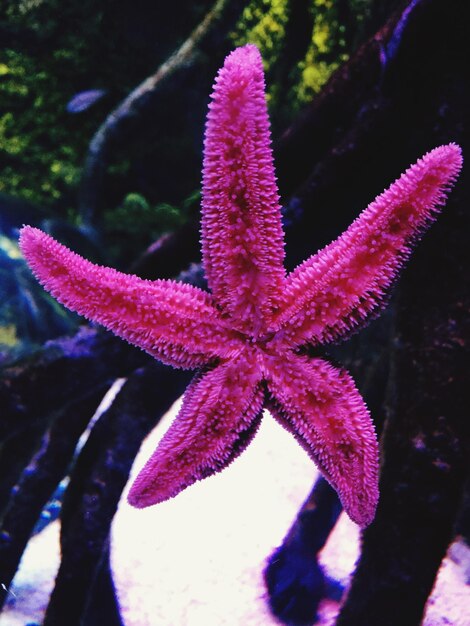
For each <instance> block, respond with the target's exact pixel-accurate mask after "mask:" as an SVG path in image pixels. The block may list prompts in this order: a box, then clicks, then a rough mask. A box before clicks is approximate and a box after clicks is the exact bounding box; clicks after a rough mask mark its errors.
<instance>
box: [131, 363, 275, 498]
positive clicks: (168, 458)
mask: <svg viewBox="0 0 470 626" xmlns="http://www.w3.org/2000/svg"><path fill="white" fill-rule="evenodd" d="M263 401H264V389H263V386H262V384H261V376H260V372H259V370H258V367H257V365H256V362H251V363H250V362H249V361H247V360H246V359H245V357H244V355H243V354H240V355H239V356H238V357H235V358H234V359H233V360H230V361H228V362H226V363H221V364H220V365H217V366H216V368H215V369H213V370H211V371H209V372H206V373H204V374H200V375H197V376H196V377H195V379H194V380H193V382H192V383H191V384H190V385H189V387H188V388H187V390H186V393H185V395H184V398H183V405H182V407H181V410H180V412H179V414H178V415H177V417H176V418H175V420H174V422H173V423H172V425H171V426H170V428H169V429H168V431H167V433H166V434H165V435H164V437H163V439H162V441H161V442H160V444H159V446H158V447H157V449H156V450H155V452H154V453H153V455H152V456H151V457H150V459H149V460H148V461H147V463H146V465H145V466H144V468H143V469H142V470H141V472H140V474H139V475H138V476H137V478H136V480H135V482H134V484H133V485H132V488H131V490H130V492H129V502H130V503H131V504H132V505H133V506H136V507H138V508H144V507H147V506H151V505H153V504H157V503H159V502H163V501H164V500H167V499H168V498H172V497H173V496H176V495H177V494H178V493H179V492H180V491H182V490H183V489H185V488H186V487H188V486H189V485H191V484H193V483H194V482H196V481H197V480H200V479H202V478H206V477H207V476H211V475H212V474H215V473H216V472H218V471H220V470H221V469H223V468H224V467H226V466H227V465H228V464H229V463H230V462H231V461H232V460H233V459H234V458H235V457H236V456H238V454H240V453H241V452H242V451H243V450H244V449H245V448H246V446H247V445H248V444H249V443H250V441H251V439H252V438H253V436H254V435H255V433H256V430H257V428H258V426H259V422H260V420H261V411H262V408H263Z"/></svg>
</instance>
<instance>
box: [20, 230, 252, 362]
mask: <svg viewBox="0 0 470 626" xmlns="http://www.w3.org/2000/svg"><path fill="white" fill-rule="evenodd" d="M20 247H21V250H22V252H23V254H24V256H25V258H26V260H27V261H28V263H29V265H30V267H31V269H32V271H33V273H34V274H35V276H36V278H37V279H38V280H39V282H40V283H41V284H42V285H43V286H44V287H45V288H46V289H47V290H48V291H49V292H50V293H51V294H52V295H53V296H54V297H55V298H56V299H57V300H58V301H59V302H60V303H62V304H64V305H65V306H66V307H68V308H69V309H71V310H72V311H76V312H77V313H80V314H81V315H84V316H85V317H86V318H87V319H89V320H92V321H94V322H98V323H99V324H102V325H103V326H105V327H106V328H108V329H109V330H112V331H113V333H115V334H116V335H118V336H119V337H122V338H123V339H126V340H127V341H129V343H132V344H134V345H136V346H138V347H139V348H142V349H143V350H145V351H147V352H149V353H150V354H151V355H152V356H154V357H156V358H158V359H159V360H161V361H163V362H164V363H166V364H169V365H173V366H175V367H183V368H193V367H200V366H201V365H205V364H207V363H209V362H211V361H214V360H215V359H217V358H226V357H228V356H230V355H231V354H234V353H236V352H237V351H238V350H240V348H241V345H242V344H241V342H240V340H239V339H237V338H236V336H235V335H234V333H231V332H230V331H229V330H227V329H226V328H225V325H224V322H223V321H222V320H221V318H220V315H219V313H218V311H217V310H216V309H215V308H214V306H213V305H212V303H211V297H210V295H209V294H208V293H205V292H204V291H202V290H200V289H197V288H195V287H192V286H190V285H184V284H181V283H176V282H174V281H171V280H156V281H150V280H143V279H141V278H138V277H137V276H132V275H129V274H123V273H121V272H118V271H117V270H115V269H112V268H108V267H101V266H98V265H94V264H93V263H91V262H90V261H87V260H85V259H83V258H82V257H80V256H79V255H78V254H75V253H74V252H71V251H70V250H69V249H68V248H66V247H65V246H63V245H61V244H60V243H58V242H57V241H55V240H54V239H53V238H52V237H50V236H49V235H46V234H45V233H43V232H42V231H40V230H38V229H36V228H32V227H30V226H26V227H24V228H23V229H22V230H21V234H20Z"/></svg>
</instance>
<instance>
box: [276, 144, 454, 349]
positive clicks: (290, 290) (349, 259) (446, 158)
mask: <svg viewBox="0 0 470 626" xmlns="http://www.w3.org/2000/svg"><path fill="white" fill-rule="evenodd" d="M461 165H462V156H461V151H460V148H459V147H458V146H457V145H455V144H449V145H446V146H441V147H439V148H435V149H434V150H432V151H431V152H429V153H427V154H426V155H425V156H424V157H422V158H421V159H420V160H419V161H418V162H417V163H415V164H414V165H413V166H411V167H410V168H409V169H408V170H407V171H406V172H405V173H404V174H403V175H402V176H401V177H400V178H399V179H398V180H397V181H396V182H394V183H393V184H392V185H391V187H390V188H389V189H387V190H386V191H385V192H384V193H382V194H381V195H379V196H378V197H377V198H376V199H375V200H374V202H372V203H371V204H370V205H369V206H368V207H367V209H366V210H365V211H363V212H362V213H361V215H360V216H359V217H358V218H357V219H356V220H355V221H354V222H353V224H352V225H351V226H350V227H349V228H348V230H346V231H345V232H344V233H343V235H341V236H340V237H339V238H338V239H337V240H336V241H334V242H333V243H331V244H330V245H328V246H326V248H324V249H323V250H321V251H320V252H318V253H317V254H316V255H314V256H312V257H310V258H309V259H308V260H307V261H305V262H304V263H302V264H301V265H300V266H299V267H298V268H297V269H295V270H294V271H293V272H292V274H290V275H289V276H288V278H287V288H286V294H285V298H286V302H287V304H286V308H285V309H284V310H283V313H282V314H281V316H280V318H279V320H278V324H279V326H280V327H284V332H282V333H281V334H282V335H283V336H284V337H283V340H285V341H287V344H291V345H301V344H302V343H306V342H312V343H314V344H320V343H325V342H329V341H335V340H338V339H340V338H342V337H343V336H344V335H346V334H347V333H348V332H349V331H350V330H352V329H353V328H354V327H356V326H358V325H359V324H363V323H364V322H365V321H366V319H367V318H368V317H369V316H370V315H371V314H372V313H373V312H374V311H376V310H377V309H378V308H379V307H380V306H382V305H383V303H384V300H385V297H386V295H387V291H388V290H389V288H390V286H391V284H392V282H393V280H394V278H395V277H396V275H397V274H398V271H399V269H400V267H401V266H402V265H403V263H404V262H405V261H406V260H407V259H408V257H409V256H410V253H411V250H412V247H413V244H414V243H415V242H416V241H417V240H418V239H419V238H420V236H421V235H422V234H423V232H424V230H425V228H426V227H427V226H428V225H429V224H430V223H431V222H432V221H433V220H434V219H435V217H436V214H437V213H438V210H439V208H440V206H441V205H442V204H443V203H444V201H445V198H446V192H447V191H448V189H449V188H450V186H451V185H452V183H453V182H454V181H455V178H456V177H457V175H458V173H459V170H460V168H461Z"/></svg>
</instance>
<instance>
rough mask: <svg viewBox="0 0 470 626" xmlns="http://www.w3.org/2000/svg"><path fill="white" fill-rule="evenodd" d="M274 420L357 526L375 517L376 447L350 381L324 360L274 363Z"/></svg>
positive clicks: (271, 370) (270, 373) (295, 359)
mask: <svg viewBox="0 0 470 626" xmlns="http://www.w3.org/2000/svg"><path fill="white" fill-rule="evenodd" d="M266 377H267V386H268V390H269V392H270V396H271V399H270V401H269V403H268V407H269V409H270V410H271V411H272V413H273V416H274V417H275V418H276V419H277V420H278V421H279V422H280V423H281V424H282V425H283V426H284V427H285V428H286V429H287V430H289V431H290V432H291V433H292V434H293V435H294V437H295V438H296V439H297V440H298V442H299V443H300V445H301V446H302V447H303V448H304V449H305V450H306V451H307V453H308V454H309V456H310V457H311V458H312V459H313V461H315V463H316V464H317V465H318V468H319V469H320V471H321V472H322V473H323V474H324V475H325V478H326V479H327V480H328V481H329V482H330V483H331V485H332V486H333V487H334V488H335V489H336V491H337V492H338V495H339V497H340V499H341V502H342V504H343V506H344V509H345V510H346V512H347V513H348V515H349V516H350V517H351V519H352V520H353V521H355V522H356V523H358V524H360V525H361V526H366V525H367V524H369V523H370V522H371V521H372V519H373V518H374V515H375V509H376V506H377V501H378V497H379V491H378V445H377V438H376V436H375V431H374V426H373V423H372V420H371V418H370V416H369V412H368V410H367V407H366V405H365V404H364V401H363V399H362V398H361V396H360V394H359V392H358V391H357V389H356V387H355V385H354V382H353V380H352V378H351V376H350V375H349V374H348V373H347V372H345V371H344V370H338V369H337V368H335V367H333V366H332V365H330V364H329V363H327V362H326V361H323V360H322V359H311V360H309V359H307V357H300V356H295V355H293V354H292V355H291V356H290V358H286V357H284V358H283V359H273V360H272V361H271V364H270V365H269V370H268V373H267V375H266Z"/></svg>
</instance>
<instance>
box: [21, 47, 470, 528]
mask: <svg viewBox="0 0 470 626" xmlns="http://www.w3.org/2000/svg"><path fill="white" fill-rule="evenodd" d="M461 163H462V157H461V153H460V149H459V147H458V146H457V145H455V144H449V145H445V146H441V147H438V148H436V149H434V150H432V151H431V152H429V153H428V154H426V155H425V156H424V157H423V158H421V159H420V160H419V161H418V162H417V163H416V164H415V165H413V166H412V167H410V168H409V169H408V170H407V171H406V172H405V173H404V174H403V175H402V176H401V178H399V179H398V180H397V181H396V182H395V183H393V184H392V185H391V187H390V188H389V189H388V190H387V191H385V192H384V193H382V194H381V195H380V196H378V197H377V198H376V200H374V202H372V203H371V204H370V205H369V206H368V207H367V209H365V210H364V211H363V212H362V213H361V214H360V216H359V217H358V218H357V219H356V220H355V221H354V223H353V224H352V225H351V226H350V227H349V228H348V229H347V230H346V231H345V232H344V233H343V234H342V235H341V236H340V237H339V238H338V239H337V240H336V241H334V242H333V243H331V244H330V245H328V246H327V247H325V248H324V249H323V250H321V251H319V252H318V253H317V254H315V255H313V256H312V257H310V258H309V259H307V260H306V261H305V262H304V263H302V264H301V265H300V266H299V267H297V268H296V269H295V270H294V271H293V272H292V273H290V274H289V275H286V272H285V270H284V264H283V261H284V233H283V229H282V223H281V211H280V205H279V197H278V192H277V186H276V181H275V174H274V165H273V158H272V151H271V145H270V130H269V119H268V113H267V107H266V100H265V90H264V75H263V67H262V61H261V57H260V54H259V52H258V50H257V49H256V47H255V46H253V45H247V46H244V47H242V48H238V49H236V50H235V51H234V52H232V53H231V54H230V55H229V56H228V57H227V59H226V60H225V64H224V66H223V67H222V69H221V70H220V71H219V73H218V76H217V78H216V82H215V86H214V92H213V95H212V101H211V104H210V106H209V115H208V120H207V126H206V134H205V145H204V166H203V202H202V227H201V234H202V236H201V241H202V255H203V265H204V269H205V273H206V276H207V281H208V285H209V289H210V293H207V292H204V291H202V290H200V289H198V288H196V287H192V286H189V285H184V284H181V283H177V282H175V281H172V280H155V281H149V280H143V279H141V278H138V277H137V276H131V275H127V274H123V273H121V272H118V271H116V270H114V269H111V268H107V267H101V266H97V265H94V264H92V263H90V262H89V261H87V260H85V259H83V258H82V257H80V256H78V255H77V254H75V253H73V252H71V251H70V250H68V249H67V248H66V247H65V246H63V245H61V244H60V243H58V242H57V241H55V240H54V239H52V238H51V237H50V236H48V235H47V234H45V233H43V232H41V231H40V230H38V229H36V228H32V227H29V226H27V227H24V228H23V229H22V232H21V236H20V245H21V249H22V251H23V254H24V256H25V258H26V259H27V261H28V263H29V265H30V267H31V269H32V271H33V272H34V274H35V275H36V277H37V278H38V280H39V281H40V282H41V283H42V284H43V285H44V287H45V288H46V289H47V290H49V291H50V293H51V294H52V295H53V296H54V297H55V298H57V300H59V302H61V303H62V304H64V305H65V306H67V307H69V308H70V309H72V310H74V311H77V312H78V313H80V314H81V315H84V316H85V317H86V318H88V319H90V320H93V321H95V322H99V323H100V324H102V325H103V326H105V327H106V328H108V329H110V330H112V331H113V332H114V333H115V334H116V335H118V336H120V337H122V338H124V339H126V340H127V341H129V342H130V343H132V344H135V345H136V346H139V347H140V348H142V349H143V350H146V351H147V352H149V353H150V354H151V355H153V356H154V357H156V358H157V359H160V360H161V361H162V362H163V363H166V364H169V365H172V366H174V367H182V368H198V371H197V373H196V375H195V378H194V379H193V381H192V383H191V384H190V385H189V387H188V389H187V391H186V393H185V396H184V399H183V404H182V408H181V410H180V413H179V415H178V416H177V418H176V419H175V421H174V422H173V424H172V425H171V426H170V428H169V430H168V431H167V433H166V435H165V436H164V437H163V439H162V441H161V443H160V444H159V446H158V448H157V449H156V451H155V452H154V454H153V455H152V456H151V458H150V459H149V460H148V462H147V464H146V465H145V467H144V468H143V469H142V471H141V472H140V474H139V475H138V477H137V479H136V480H135V482H134V484H133V486H132V488H131V490H130V493H129V501H130V502H131V504H133V505H134V506H136V507H146V506H150V505H153V504H156V503H158V502H162V501H164V500H166V499H168V498H171V497H173V496H175V495H176V494H178V493H179V492H180V491H181V490H182V489H184V488H185V487H187V486H189V485H191V484H192V483H194V482H195V481H196V480H198V479H201V478H205V477H207V476H210V475H211V474H214V473H215V472H217V471H219V470H221V469H222V468H224V467H226V466H227V464H228V463H230V462H231V461H232V459H234V458H235V457H236V456H237V455H238V454H240V453H241V452H242V451H243V450H244V448H245V447H246V446H247V445H248V444H249V442H250V441H251V439H252V437H253V436H254V434H255V432H256V430H257V428H258V425H259V422H260V419H261V413H262V409H263V407H264V406H267V407H268V408H269V410H270V411H271V412H272V414H273V416H274V417H275V419H277V420H278V421H279V422H280V423H281V424H282V425H283V426H284V427H285V428H286V429H287V430H288V431H290V432H291V433H292V434H293V435H294V437H295V438H296V439H297V441H298V442H299V443H300V445H301V446H302V447H303V448H304V449H305V450H306V451H307V453H308V454H309V455H310V457H311V458H312V459H313V460H314V461H315V463H316V464H317V465H318V467H319V469H320V470H321V472H322V473H323V474H324V475H325V477H326V478H327V480H328V481H329V482H330V483H331V484H332V486H333V487H334V488H335V489H336V490H337V492H338V494H339V496H340V498H341V501H342V503H343V506H344V508H345V510H346V511H347V513H348V514H349V516H350V517H351V518H352V519H353V520H354V521H356V522H357V523H358V524H360V525H362V526H365V525H367V524H369V523H370V522H371V521H372V519H373V517H374V515H375V509H376V505H377V501H378V444H377V439H376V435H375V431H374V426H373V423H372V420H371V418H370V416H369V413H368V410H367V407H366V405H365V403H364V401H363V399H362V398H361V395H360V394H359V392H358V391H357V389H356V387H355V385H354V382H353V380H352V378H351V376H350V375H349V374H348V373H347V372H346V371H344V370H342V369H338V368H337V367H334V366H333V365H331V364H330V363H328V362H327V361H326V360H324V359H322V358H310V357H307V356H305V354H304V353H303V352H305V351H301V350H300V348H301V347H303V346H305V345H307V344H309V345H321V344H327V343H330V342H333V341H337V340H339V339H341V338H343V337H345V336H346V335H347V334H348V333H349V332H350V331H351V330H352V329H354V328H355V327H357V326H358V325H362V324H364V323H365V322H366V321H367V320H368V319H369V318H370V317H371V315H372V314H374V313H375V312H376V311H377V310H378V309H379V308H380V306H382V304H383V301H384V297H385V295H386V294H387V292H388V290H389V288H390V286H391V284H392V282H393V280H394V278H395V277H396V275H397V273H398V271H399V269H400V267H401V266H402V264H403V263H404V261H406V259H407V258H408V256H409V255H410V252H411V249H412V246H413V244H414V243H415V242H416V240H417V239H418V238H419V237H420V236H421V234H422V233H423V232H424V230H425V228H426V227H427V226H428V225H429V224H430V223H431V222H432V221H433V220H434V218H435V216H436V213H437V212H438V210H439V207H440V206H441V205H442V204H443V202H444V200H445V195H446V192H447V191H448V189H449V188H450V186H451V184H452V183H453V182H454V180H455V178H456V177H457V175H458V172H459V170H460V167H461Z"/></svg>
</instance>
